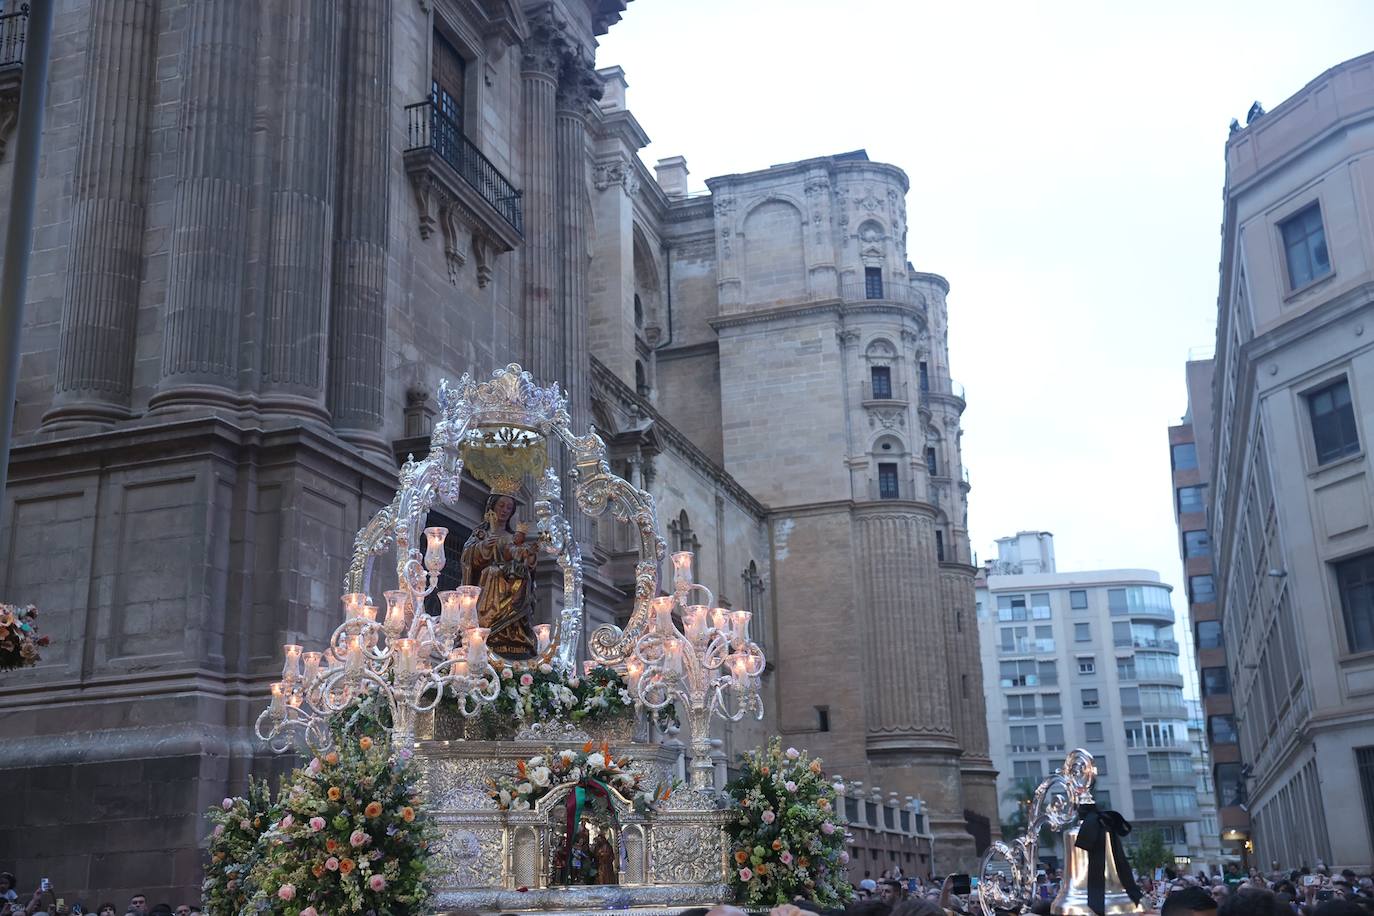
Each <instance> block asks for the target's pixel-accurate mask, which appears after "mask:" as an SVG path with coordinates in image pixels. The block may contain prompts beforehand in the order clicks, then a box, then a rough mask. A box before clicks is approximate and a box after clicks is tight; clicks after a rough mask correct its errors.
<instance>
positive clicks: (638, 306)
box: [635, 293, 644, 328]
mask: <svg viewBox="0 0 1374 916" xmlns="http://www.w3.org/2000/svg"><path fill="white" fill-rule="evenodd" d="M635 327H637V328H642V327H644V300H643V299H641V298H639V293H635Z"/></svg>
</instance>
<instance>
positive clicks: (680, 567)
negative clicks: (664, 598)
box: [673, 550, 692, 589]
mask: <svg viewBox="0 0 1374 916" xmlns="http://www.w3.org/2000/svg"><path fill="white" fill-rule="evenodd" d="M673 584H674V585H675V586H677V587H678V588H679V589H685V588H687V586H689V585H691V584H692V552H691V551H690V550H679V551H678V552H677V553H675V554H673Z"/></svg>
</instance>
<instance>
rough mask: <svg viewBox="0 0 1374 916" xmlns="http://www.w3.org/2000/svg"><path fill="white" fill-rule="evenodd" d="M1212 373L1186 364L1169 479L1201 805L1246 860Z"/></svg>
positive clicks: (1220, 836)
mask: <svg viewBox="0 0 1374 916" xmlns="http://www.w3.org/2000/svg"><path fill="white" fill-rule="evenodd" d="M1212 369H1213V362H1212V360H1211V359H1198V360H1190V361H1189V363H1188V366H1187V382H1188V410H1187V413H1185V414H1184V416H1183V420H1182V422H1180V423H1179V424H1178V425H1177V426H1171V427H1170V428H1169V466H1170V468H1171V471H1172V474H1173V485H1174V489H1173V493H1174V497H1173V499H1174V518H1175V520H1176V521H1177V523H1178V543H1179V555H1180V557H1181V558H1182V561H1183V575H1184V581H1186V582H1187V583H1188V589H1187V592H1188V595H1187V597H1188V623H1189V625H1188V629H1189V637H1188V638H1191V639H1192V640H1193V649H1194V652H1193V656H1194V659H1195V660H1196V662H1197V669H1198V683H1199V684H1201V685H1203V686H1204V688H1205V690H1204V692H1203V696H1202V700H1201V711H1200V716H1201V719H1202V724H1203V728H1204V731H1205V735H1206V751H1207V752H1208V756H1209V757H1210V773H1209V784H1210V785H1212V786H1213V787H1214V788H1215V789H1216V790H1217V791H1213V792H1209V793H1208V795H1209V797H1208V798H1207V799H1206V801H1207V802H1209V803H1213V804H1214V805H1215V807H1216V811H1215V814H1216V818H1215V820H1216V822H1217V823H1216V827H1217V831H1216V836H1214V837H1212V839H1213V840H1219V841H1220V842H1221V844H1222V847H1223V848H1224V849H1225V850H1226V851H1227V852H1228V853H1229V854H1231V855H1233V856H1238V857H1240V858H1241V859H1242V860H1244V858H1245V854H1246V852H1247V846H1246V844H1247V843H1249V841H1250V815H1249V813H1248V811H1247V809H1246V807H1243V803H1244V799H1243V798H1242V797H1240V791H1239V790H1240V786H1241V784H1242V775H1241V774H1242V772H1243V766H1244V765H1243V764H1242V762H1241V756H1240V743H1239V738H1238V737H1237V733H1236V720H1235V715H1234V713H1235V708H1234V706H1233V704H1232V698H1231V692H1230V689H1229V684H1230V681H1231V678H1230V675H1229V671H1228V669H1227V666H1226V640H1225V637H1224V635H1223V632H1222V626H1221V613H1220V610H1219V608H1218V606H1217V602H1216V575H1215V569H1214V566H1213V561H1212V538H1211V533H1210V531H1209V530H1208V527H1207V512H1206V508H1207V495H1206V494H1207V489H1208V484H1209V482H1210V480H1211V454H1212V453H1211V446H1212V443H1211V433H1212V376H1213V373H1212ZM1199 800H1200V801H1202V799H1201V798H1200V799H1199ZM1204 826H1205V824H1204Z"/></svg>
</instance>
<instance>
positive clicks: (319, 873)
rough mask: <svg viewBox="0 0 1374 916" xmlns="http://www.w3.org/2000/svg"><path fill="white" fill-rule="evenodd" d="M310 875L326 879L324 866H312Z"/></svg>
mask: <svg viewBox="0 0 1374 916" xmlns="http://www.w3.org/2000/svg"><path fill="white" fill-rule="evenodd" d="M310 874H312V875H314V876H315V877H316V878H323V877H324V866H323V865H315V866H312V867H311V869H310Z"/></svg>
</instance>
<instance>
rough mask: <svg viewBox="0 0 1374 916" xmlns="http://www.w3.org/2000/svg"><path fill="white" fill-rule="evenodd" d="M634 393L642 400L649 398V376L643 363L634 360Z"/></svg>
mask: <svg viewBox="0 0 1374 916" xmlns="http://www.w3.org/2000/svg"><path fill="white" fill-rule="evenodd" d="M636 298H638V297H636ZM635 391H637V392H638V393H639V396H640V397H642V398H647V397H648V396H649V376H648V375H646V374H645V372H644V363H642V362H641V361H639V360H635Z"/></svg>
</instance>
